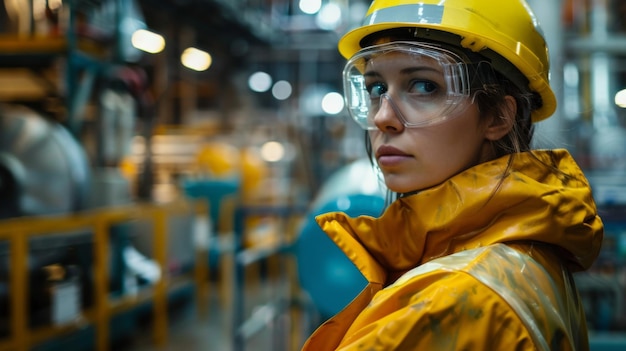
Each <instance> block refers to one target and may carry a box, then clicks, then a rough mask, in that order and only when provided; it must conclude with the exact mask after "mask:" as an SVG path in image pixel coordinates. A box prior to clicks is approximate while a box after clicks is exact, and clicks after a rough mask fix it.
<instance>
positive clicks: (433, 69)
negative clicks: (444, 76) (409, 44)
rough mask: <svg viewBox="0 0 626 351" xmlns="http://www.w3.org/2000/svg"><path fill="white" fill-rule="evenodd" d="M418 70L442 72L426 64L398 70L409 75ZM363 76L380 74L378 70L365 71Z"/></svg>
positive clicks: (379, 75)
mask: <svg viewBox="0 0 626 351" xmlns="http://www.w3.org/2000/svg"><path fill="white" fill-rule="evenodd" d="M419 71H431V72H435V73H442V72H441V71H440V70H438V69H436V68H433V67H428V66H416V67H407V68H403V69H401V70H400V73H401V74H402V75H409V74H412V73H415V72H419ZM363 76H364V77H382V74H380V73H378V71H366V72H365V73H364V74H363Z"/></svg>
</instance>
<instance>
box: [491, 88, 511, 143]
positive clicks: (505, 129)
mask: <svg viewBox="0 0 626 351" xmlns="http://www.w3.org/2000/svg"><path fill="white" fill-rule="evenodd" d="M516 111H517V102H516V101H515V98H514V97H512V96H511V95H507V96H505V97H504V103H503V108H502V109H501V110H500V113H501V115H498V116H492V117H491V120H490V121H489V124H488V125H487V128H486V129H485V138H486V139H487V140H489V141H496V140H499V139H501V138H502V137H504V136H505V135H507V134H508V133H509V132H510V131H511V129H513V125H514V124H515V114H516Z"/></svg>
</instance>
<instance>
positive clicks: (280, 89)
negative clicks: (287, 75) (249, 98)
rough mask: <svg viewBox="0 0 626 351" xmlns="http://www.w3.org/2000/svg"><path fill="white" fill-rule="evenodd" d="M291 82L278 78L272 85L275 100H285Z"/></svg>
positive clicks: (289, 91)
mask: <svg viewBox="0 0 626 351" xmlns="http://www.w3.org/2000/svg"><path fill="white" fill-rule="evenodd" d="M291 91H292V89H291V84H289V82H288V81H286V80H279V81H278V82H276V84H274V86H273V87H272V95H273V96H274V98H275V99H277V100H286V99H288V98H289V97H290V96H291Z"/></svg>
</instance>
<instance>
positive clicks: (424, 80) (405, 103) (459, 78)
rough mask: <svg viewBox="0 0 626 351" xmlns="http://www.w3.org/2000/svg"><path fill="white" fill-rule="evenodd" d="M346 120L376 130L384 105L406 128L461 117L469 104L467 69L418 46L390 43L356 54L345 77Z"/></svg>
mask: <svg viewBox="0 0 626 351" xmlns="http://www.w3.org/2000/svg"><path fill="white" fill-rule="evenodd" d="M343 84H344V97H345V100H346V106H347V108H348V111H349V113H350V116H351V117H352V118H353V119H354V120H355V121H356V122H357V123H358V124H359V125H360V126H361V127H362V128H363V129H368V130H373V129H376V125H375V122H374V120H375V116H376V115H377V113H378V112H379V110H381V109H382V108H383V106H384V105H385V104H388V105H389V107H391V108H393V110H394V111H395V113H396V115H397V117H398V118H399V119H400V120H401V121H402V123H403V124H404V126H405V127H407V128H418V127H425V126H430V125H434V124H438V123H441V122H443V121H446V120H448V119H451V118H454V117H456V116H457V115H459V112H460V111H461V110H462V109H463V108H465V106H466V102H467V101H468V100H469V98H470V80H469V77H468V72H467V66H466V65H465V64H464V63H463V60H462V59H461V58H460V57H459V56H458V55H456V54H455V53H453V52H451V51H448V50H446V49H443V48H440V47H437V46H434V45H430V44H425V43H419V42H399V41H398V42H391V43H386V44H381V45H375V46H371V47H368V48H366V49H363V50H361V51H359V52H358V53H356V54H355V55H354V56H353V57H352V58H351V59H350V60H349V61H348V63H347V64H346V66H345V68H344V71H343Z"/></svg>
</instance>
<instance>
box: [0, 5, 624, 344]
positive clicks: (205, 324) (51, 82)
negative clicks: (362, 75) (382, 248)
mask: <svg viewBox="0 0 626 351" xmlns="http://www.w3.org/2000/svg"><path fill="white" fill-rule="evenodd" d="M528 2H529V4H530V5H531V7H533V9H534V10H535V12H536V14H537V16H538V19H539V21H540V22H541V24H542V27H543V29H544V32H545V35H546V37H547V40H548V43H549V45H550V48H551V56H552V57H551V60H552V68H551V69H552V72H551V79H552V84H553V87H554V90H555V91H556V93H557V96H558V99H559V103H560V104H559V108H558V110H557V112H556V116H555V117H554V118H551V119H549V120H548V121H546V122H542V123H540V124H539V126H538V138H537V146H538V147H563V148H567V149H569V150H570V152H571V153H572V154H573V155H574V157H575V159H576V160H577V161H578V162H579V163H580V164H581V166H582V167H583V168H584V170H585V172H586V174H587V175H588V177H589V179H590V181H591V183H592V185H593V189H594V192H595V196H596V200H597V203H598V205H599V207H600V210H601V215H602V218H603V220H604V222H605V225H606V233H605V242H604V247H603V250H602V252H601V257H600V259H599V260H598V262H597V263H596V265H595V266H594V267H593V268H592V270H590V271H589V272H585V273H581V274H579V275H577V277H576V279H577V283H578V285H579V288H580V290H581V295H582V298H583V299H584V302H585V306H586V308H587V317H588V324H589V326H590V329H591V342H592V349H593V350H618V349H619V350H623V349H624V348H626V129H625V128H626V22H625V21H624V20H623V19H624V18H626V1H624V0H550V1H545V0H528ZM368 6H369V1H366V0H0V350H62V349H68V350H98V351H105V350H112V349H116V350H158V349H167V350H180V349H183V348H185V349H187V350H188V351H192V350H246V349H247V350H260V351H263V350H298V349H299V347H300V346H301V344H302V343H303V341H304V339H305V338H306V337H307V335H308V334H309V333H310V332H311V331H312V330H313V329H314V328H315V327H316V326H317V325H319V323H320V322H321V321H323V320H324V319H325V318H327V317H329V316H330V315H332V314H334V313H335V312H337V311H338V310H339V309H340V308H341V307H342V306H344V305H345V304H346V303H347V302H348V301H349V300H350V299H351V297H352V296H354V295H355V294H356V293H357V292H358V291H359V290H360V288H361V287H362V286H363V284H364V281H363V278H362V277H360V276H359V275H358V273H355V271H354V268H353V267H352V266H351V264H350V263H349V262H348V261H347V260H346V259H344V258H343V257H342V256H341V255H340V254H339V253H338V251H337V249H336V248H335V247H334V246H333V245H332V244H330V241H326V240H324V239H325V238H324V236H323V235H319V234H320V233H319V231H320V230H319V228H317V226H316V225H315V224H314V222H313V221H312V217H313V216H314V215H315V214H317V213H321V212H325V211H329V210H341V211H346V212H347V213H349V214H352V215H358V214H371V215H376V214H378V213H379V211H380V209H381V208H382V206H383V193H384V191H383V189H382V188H381V187H382V186H381V184H380V182H379V180H378V178H377V176H376V175H375V174H373V172H372V171H371V168H370V166H369V164H368V162H367V160H365V154H364V150H363V149H364V148H363V133H362V131H361V130H360V129H359V128H358V127H357V126H356V124H354V123H352V122H351V121H350V120H348V117H347V114H346V113H345V111H344V108H343V101H342V98H341V95H340V94H341V83H340V82H341V81H340V75H341V70H342V68H343V62H344V61H343V59H342V58H341V57H340V56H339V53H338V52H337V49H336V43H337V40H338V38H339V37H340V36H341V35H342V34H343V33H345V32H346V31H348V30H349V29H350V28H352V27H354V26H356V25H357V24H358V22H359V21H360V19H361V18H362V17H363V14H364V13H365V11H366V10H367V7H368ZM324 286H334V287H335V288H334V289H332V290H329V289H325V288H324Z"/></svg>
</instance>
